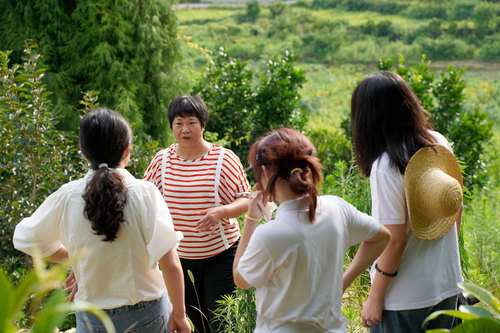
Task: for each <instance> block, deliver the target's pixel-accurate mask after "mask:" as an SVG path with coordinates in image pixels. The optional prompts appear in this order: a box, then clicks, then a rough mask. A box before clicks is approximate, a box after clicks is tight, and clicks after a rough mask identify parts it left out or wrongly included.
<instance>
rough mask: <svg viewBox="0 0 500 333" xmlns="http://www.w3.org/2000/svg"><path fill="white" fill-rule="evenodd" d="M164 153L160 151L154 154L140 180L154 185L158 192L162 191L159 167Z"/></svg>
mask: <svg viewBox="0 0 500 333" xmlns="http://www.w3.org/2000/svg"><path fill="white" fill-rule="evenodd" d="M164 151H165V150H161V151H159V152H158V153H156V155H155V156H154V157H153V159H152V160H151V163H149V166H148V168H147V169H146V172H145V173H144V176H143V177H142V179H144V180H147V181H148V182H151V183H153V184H155V186H156V187H157V188H158V189H160V191H161V190H162V179H161V167H162V163H163V156H164V155H165V154H164Z"/></svg>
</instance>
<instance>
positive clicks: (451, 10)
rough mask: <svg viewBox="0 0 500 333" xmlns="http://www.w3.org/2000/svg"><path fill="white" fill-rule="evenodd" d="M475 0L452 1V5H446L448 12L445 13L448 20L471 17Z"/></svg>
mask: <svg viewBox="0 0 500 333" xmlns="http://www.w3.org/2000/svg"><path fill="white" fill-rule="evenodd" d="M476 4H477V1H475V0H459V1H454V4H453V6H449V7H448V12H447V15H446V18H447V20H449V21H460V20H467V19H469V18H471V15H472V12H473V11H474V7H476Z"/></svg>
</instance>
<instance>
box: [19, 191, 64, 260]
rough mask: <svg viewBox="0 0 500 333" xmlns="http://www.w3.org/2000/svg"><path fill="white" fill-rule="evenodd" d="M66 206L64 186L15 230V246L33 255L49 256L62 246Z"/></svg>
mask: <svg viewBox="0 0 500 333" xmlns="http://www.w3.org/2000/svg"><path fill="white" fill-rule="evenodd" d="M65 206H66V197H65V195H64V190H63V188H60V189H59V190H57V191H56V192H54V193H52V194H51V195H49V196H48V197H47V199H46V200H45V201H44V202H43V203H42V204H41V205H40V207H38V209H37V210H36V211H35V212H34V213H33V214H32V215H31V216H30V217H27V218H25V219H23V220H22V221H21V222H19V223H18V224H17V226H16V228H15V230H14V236H13V243H14V247H15V248H16V249H17V250H19V251H21V252H24V253H27V254H29V255H31V256H34V255H37V254H39V255H41V256H42V257H43V258H46V257H49V256H50V255H52V254H54V253H55V252H56V251H57V250H59V248H61V247H62V246H63V245H62V242H61V240H60V227H59V226H60V221H61V218H62V215H63V212H64V207H65Z"/></svg>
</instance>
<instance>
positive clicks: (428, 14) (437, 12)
mask: <svg viewBox="0 0 500 333" xmlns="http://www.w3.org/2000/svg"><path fill="white" fill-rule="evenodd" d="M446 10H447V8H446V4H443V3H436V2H425V3H421V2H415V3H413V4H411V5H410V6H408V8H406V9H405V10H403V11H402V12H401V13H402V15H404V16H407V17H410V18H414V19H427V18H433V17H437V18H445V17H446Z"/></svg>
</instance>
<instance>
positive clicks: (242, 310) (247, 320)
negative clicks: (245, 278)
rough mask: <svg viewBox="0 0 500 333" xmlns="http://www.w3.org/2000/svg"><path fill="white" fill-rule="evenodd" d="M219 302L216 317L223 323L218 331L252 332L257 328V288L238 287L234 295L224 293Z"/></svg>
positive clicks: (224, 332)
mask: <svg viewBox="0 0 500 333" xmlns="http://www.w3.org/2000/svg"><path fill="white" fill-rule="evenodd" d="M217 303H218V304H219V306H218V307H217V309H216V310H215V319H216V320H217V321H218V322H220V323H221V324H220V328H219V331H218V332H223V333H233V332H239V333H251V332H253V331H254V330H255V323H256V319H257V310H256V308H255V288H250V289H246V290H245V289H240V288H236V289H235V290H234V292H233V294H232V295H224V296H223V299H222V300H218V301H217Z"/></svg>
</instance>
